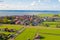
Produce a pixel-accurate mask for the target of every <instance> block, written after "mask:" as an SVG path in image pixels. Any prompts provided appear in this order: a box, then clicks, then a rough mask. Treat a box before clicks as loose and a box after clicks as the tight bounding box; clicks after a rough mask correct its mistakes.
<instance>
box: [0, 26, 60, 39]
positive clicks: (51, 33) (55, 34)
mask: <svg viewBox="0 0 60 40" xmlns="http://www.w3.org/2000/svg"><path fill="white" fill-rule="evenodd" d="M53 26H54V25H51V27H48V28H47V27H44V28H45V29H44V28H40V27H37V26H35V27H31V28H29V27H26V29H25V30H24V31H23V32H22V33H21V34H19V35H18V36H16V38H15V40H27V39H29V38H30V39H31V40H33V39H34V37H35V34H36V33H37V32H38V33H39V34H40V35H41V36H43V37H44V39H41V40H60V29H59V28H58V29H52V27H53ZM6 27H7V28H9V29H11V28H12V29H16V30H19V29H21V28H22V27H24V26H21V25H1V26H0V28H6ZM53 28H55V27H53ZM0 33H5V34H14V33H10V32H1V31H0Z"/></svg>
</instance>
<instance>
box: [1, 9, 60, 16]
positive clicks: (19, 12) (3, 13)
mask: <svg viewBox="0 0 60 40" xmlns="http://www.w3.org/2000/svg"><path fill="white" fill-rule="evenodd" d="M37 14H60V11H55V10H0V16H13V15H37Z"/></svg>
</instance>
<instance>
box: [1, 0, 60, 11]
mask: <svg viewBox="0 0 60 40" xmlns="http://www.w3.org/2000/svg"><path fill="white" fill-rule="evenodd" d="M0 10H60V0H0Z"/></svg>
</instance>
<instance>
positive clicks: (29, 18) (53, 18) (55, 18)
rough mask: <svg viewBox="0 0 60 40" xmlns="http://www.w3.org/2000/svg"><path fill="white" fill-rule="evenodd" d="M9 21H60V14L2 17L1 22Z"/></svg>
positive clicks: (21, 22) (20, 22)
mask: <svg viewBox="0 0 60 40" xmlns="http://www.w3.org/2000/svg"><path fill="white" fill-rule="evenodd" d="M3 19H5V20H4V21H6V22H7V21H8V22H9V23H10V24H21V25H33V26H34V25H38V24H40V23H42V22H44V21H49V22H51V21H53V22H54V21H60V16H58V15H53V16H51V17H49V16H45V17H39V16H36V15H23V16H4V17H0V23H1V22H2V20H3Z"/></svg>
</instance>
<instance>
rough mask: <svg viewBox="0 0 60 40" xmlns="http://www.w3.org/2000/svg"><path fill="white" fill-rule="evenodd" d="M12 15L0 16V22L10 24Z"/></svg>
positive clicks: (12, 18)
mask: <svg viewBox="0 0 60 40" xmlns="http://www.w3.org/2000/svg"><path fill="white" fill-rule="evenodd" d="M14 18H15V17H14V16H4V17H0V23H3V24H11V23H12V22H13V20H14Z"/></svg>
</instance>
